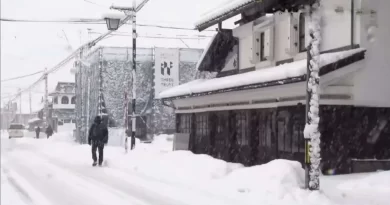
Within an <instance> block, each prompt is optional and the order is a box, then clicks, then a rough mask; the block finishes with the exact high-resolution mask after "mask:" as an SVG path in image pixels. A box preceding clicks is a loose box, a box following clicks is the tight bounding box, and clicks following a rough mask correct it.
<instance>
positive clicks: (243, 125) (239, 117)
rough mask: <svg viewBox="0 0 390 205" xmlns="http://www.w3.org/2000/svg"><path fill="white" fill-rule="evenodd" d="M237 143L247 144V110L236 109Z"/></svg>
mask: <svg viewBox="0 0 390 205" xmlns="http://www.w3.org/2000/svg"><path fill="white" fill-rule="evenodd" d="M236 129H237V135H236V139H237V144H238V145H241V146H244V145H249V112H248V111H238V112H237V114H236Z"/></svg>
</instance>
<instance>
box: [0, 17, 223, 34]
mask: <svg viewBox="0 0 390 205" xmlns="http://www.w3.org/2000/svg"><path fill="white" fill-rule="evenodd" d="M0 21H5V22H14V23H66V24H106V22H105V21H104V20H103V19H69V20H28V19H10V18H0ZM137 26H141V27H155V28H163V29H174V30H188V31H197V30H196V29H195V28H189V27H180V26H162V25H157V24H143V23H138V24H137ZM204 31H213V32H215V30H212V29H207V30H204Z"/></svg>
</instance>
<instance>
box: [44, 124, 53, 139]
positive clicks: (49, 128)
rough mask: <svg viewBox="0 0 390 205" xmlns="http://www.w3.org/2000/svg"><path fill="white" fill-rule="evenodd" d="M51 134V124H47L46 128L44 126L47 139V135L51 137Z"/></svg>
mask: <svg viewBox="0 0 390 205" xmlns="http://www.w3.org/2000/svg"><path fill="white" fill-rule="evenodd" d="M52 135H53V128H51V125H49V126H48V127H47V128H46V136H47V139H49V137H51V136H52Z"/></svg>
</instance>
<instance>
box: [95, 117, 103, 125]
mask: <svg viewBox="0 0 390 205" xmlns="http://www.w3.org/2000/svg"><path fill="white" fill-rule="evenodd" d="M94 122H95V123H96V124H100V123H101V122H102V119H101V118H100V116H96V117H95V120H94Z"/></svg>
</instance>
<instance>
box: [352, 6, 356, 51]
mask: <svg viewBox="0 0 390 205" xmlns="http://www.w3.org/2000/svg"><path fill="white" fill-rule="evenodd" d="M354 31H355V0H351V49H353V48H354V38H355V32H354Z"/></svg>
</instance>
